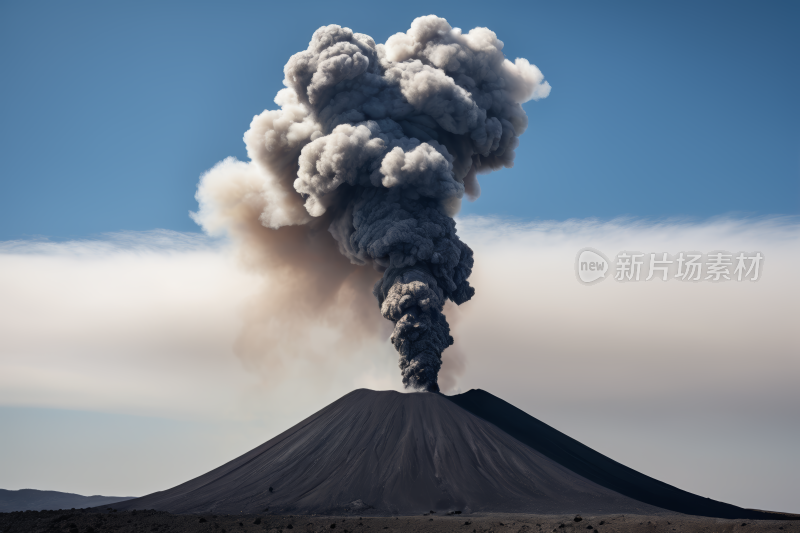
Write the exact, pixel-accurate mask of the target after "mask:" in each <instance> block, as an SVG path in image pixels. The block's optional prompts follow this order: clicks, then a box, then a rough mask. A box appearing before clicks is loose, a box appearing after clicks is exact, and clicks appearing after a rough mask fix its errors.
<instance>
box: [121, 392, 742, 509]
mask: <svg viewBox="0 0 800 533" xmlns="http://www.w3.org/2000/svg"><path fill="white" fill-rule="evenodd" d="M563 447H566V450H567V451H563V450H562V448H563ZM576 454H577V455H576ZM581 454H582V455H581ZM576 457H577V459H576ZM604 469H605V470H604ZM615 469H616V470H615ZM576 471H577V472H576ZM609 480H610V481H609ZM614 483H616V485H614ZM273 484H274V486H277V487H280V490H274V489H273ZM619 487H622V488H621V489H620V488H619ZM642 487H643V488H644V489H646V490H644V489H643V490H642V491H640V492H641V493H642V494H645V495H646V496H648V497H649V498H650V499H649V500H648V503H649V504H648V503H642V502H641V501H640V498H637V497H636V496H637V494H639V493H637V490H638V489H641V488H642ZM653 487H655V489H658V490H661V491H662V493H664V494H668V495H670V496H675V495H676V494H677V495H678V497H679V499H680V498H683V499H682V500H680V502H683V503H686V502H689V503H690V504H691V505H690V507H691V508H692V509H695V510H696V511H695V514H706V516H727V515H724V513H728V515H731V514H732V515H735V517H736V518H754V516H753V513H754V512H753V511H748V510H745V509H740V508H738V507H734V506H730V505H726V504H722V503H719V502H715V501H713V500H709V499H706V498H700V497H698V496H695V495H693V494H690V493H687V492H684V491H680V490H678V489H675V488H674V487H670V486H669V485H666V484H664V483H661V482H659V481H656V480H653V479H652V478H648V477H647V476H644V475H642V474H639V473H638V472H635V471H634V470H631V469H629V468H627V467H624V466H623V465H620V464H619V463H616V462H614V461H612V460H611V459H608V458H607V457H605V456H603V455H601V454H599V453H597V452H595V451H594V450H591V449H590V448H587V447H586V446H583V445H582V444H580V443H578V442H577V441H575V440H573V439H570V438H569V437H567V436H566V435H564V434H562V433H559V432H558V431H556V430H554V429H553V428H551V427H549V426H547V425H546V424H543V423H542V422H540V421H538V420H536V419H535V418H533V417H531V416H529V415H527V414H526V413H524V412H522V411H520V410H519V409H516V408H515V407H514V406H512V405H510V404H508V403H506V402H503V401H502V400H500V399H499V398H496V397H494V396H492V395H491V394H488V393H486V392H484V391H474V390H473V391H469V392H467V393H464V394H461V395H458V396H454V397H446V396H443V395H441V394H436V393H412V394H401V393H397V392H393V391H386V392H376V391H371V390H365V389H361V390H356V391H353V392H351V393H350V394H348V395H346V396H344V397H342V398H340V399H339V400H337V401H335V402H333V403H332V404H330V405H329V406H327V407H325V408H324V409H322V410H321V411H319V412H317V413H315V414H314V415H312V416H310V417H309V418H307V419H306V420H304V421H302V422H301V423H299V424H297V425H296V426H294V427H293V428H291V429H289V430H287V431H285V432H284V433H282V434H281V435H278V436H277V437H275V438H274V439H272V440H270V441H268V442H266V443H264V444H262V445H261V446H259V447H258V448H256V449H254V450H252V451H250V452H248V453H246V454H244V455H242V456H241V457H239V458H237V459H234V460H233V461H231V462H229V463H227V464H225V465H223V466H221V467H219V468H217V469H216V470H212V471H211V472H209V473H207V474H205V475H202V476H200V477H198V478H196V479H193V480H191V481H188V482H186V483H184V484H182V485H179V486H177V487H174V488H172V489H169V490H166V491H163V492H157V493H154V494H150V495H148V496H144V497H142V498H138V499H135V500H130V501H127V502H121V503H118V504H115V505H113V507H115V508H117V509H157V510H160V511H168V512H172V513H203V512H215V513H227V514H256V513H259V512H262V511H263V510H265V509H267V508H269V509H270V510H271V511H270V513H274V514H309V515H310V514H317V515H323V514H327V515H335V514H348V513H353V512H356V511H357V512H358V514H372V515H383V516H386V515H418V516H419V515H422V514H423V513H426V512H430V513H433V512H435V511H441V512H444V513H445V514H447V513H451V512H453V511H455V510H462V509H464V510H467V512H471V513H474V512H505V513H538V514H561V513H563V514H567V513H570V514H571V515H572V516H575V513H576V512H578V511H580V512H582V513H588V514H598V515H599V514H607V513H631V514H651V515H652V514H659V513H663V512H664V508H663V505H658V504H659V503H660V502H662V501H663V502H666V503H669V502H670V501H671V500H669V499H668V498H667V499H659V494H661V493H659V492H658V490H656V492H653V490H655V489H653ZM665 487H666V489H665ZM650 489H653V490H650ZM648 490H650V492H648ZM621 491H622V492H623V493H621ZM664 491H666V492H664ZM656 505H658V506H656ZM692 506H694V507H692ZM673 510H675V509H673ZM703 511H707V512H706V513H703ZM715 513H717V514H715ZM727 517H729V518H733V517H734V516H727Z"/></svg>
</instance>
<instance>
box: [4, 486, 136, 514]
mask: <svg viewBox="0 0 800 533" xmlns="http://www.w3.org/2000/svg"><path fill="white" fill-rule="evenodd" d="M132 498H133V497H132V496H128V497H120V496H81V495H80V494H70V493H69V492H57V491H54V490H34V489H21V490H4V489H0V513H10V512H11V511H45V510H53V509H73V508H75V509H82V508H84V507H97V506H98V505H110V504H112V503H118V502H123V501H125V500H130V499H132Z"/></svg>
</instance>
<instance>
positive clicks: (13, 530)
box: [0, 509, 800, 533]
mask: <svg viewBox="0 0 800 533" xmlns="http://www.w3.org/2000/svg"><path fill="white" fill-rule="evenodd" d="M797 518H798V519H797V520H760V521H759V520H722V519H716V518H703V517H697V516H688V515H678V514H676V515H661V516H645V515H607V516H583V517H581V516H575V515H570V516H565V515H564V516H558V515H522V514H484V515H477V514H472V515H463V514H453V515H447V516H441V515H439V514H436V513H429V514H427V515H423V516H400V517H357V516H353V517H347V518H343V517H341V516H339V517H323V516H279V515H262V516H254V515H247V516H246V515H241V516H234V515H213V514H200V515H173V514H169V513H165V512H159V511H113V510H102V511H100V510H97V509H79V510H74V509H73V510H69V511H66V510H62V511H39V512H37V511H24V512H14V513H0V533H21V532H36V533H105V532H114V533H151V532H152V533H167V532H174V533H184V532H186V533H188V532H208V533H405V532H411V531H414V532H423V533H549V532H555V533H577V532H579V531H580V532H581V533H583V532H587V533H588V532H591V533H611V532H619V533H627V532H640V531H646V532H670V533H671V532H681V531H684V532H695V531H697V532H708V533H712V532H714V533H716V532H719V533H723V532H737V533H754V532H767V531H769V532H775V533H782V532H786V533H789V532H792V533H794V532H796V533H800V516H798V517H797ZM289 530H293V531H289ZM294 530H296V531H294Z"/></svg>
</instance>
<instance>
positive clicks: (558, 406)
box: [0, 0, 800, 512]
mask: <svg viewBox="0 0 800 533" xmlns="http://www.w3.org/2000/svg"><path fill="white" fill-rule="evenodd" d="M430 13H434V14H437V15H439V16H442V17H445V18H446V19H447V20H448V21H449V22H450V23H451V24H452V25H453V26H457V27H460V28H462V29H464V30H465V31H466V30H469V29H471V28H473V27H476V26H486V27H488V28H490V29H492V30H493V31H495V32H496V33H497V34H498V36H499V38H500V39H502V40H503V41H504V42H505V45H506V47H505V51H506V54H507V56H508V57H509V58H511V59H512V60H513V59H514V58H516V57H524V58H527V59H528V60H530V61H531V63H534V64H536V65H537V66H539V67H540V68H541V70H542V72H543V73H544V75H545V76H546V79H547V81H548V82H549V83H550V84H551V86H552V92H551V93H550V95H549V97H548V98H546V99H544V100H540V101H532V102H529V103H527V104H525V109H526V111H527V113H528V116H529V118H530V127H529V129H528V131H527V132H526V133H525V134H524V135H523V136H522V138H521V145H520V147H519V149H518V150H517V160H516V166H515V168H513V169H504V170H502V171H499V172H495V173H493V174H491V175H488V176H481V177H480V179H481V186H482V189H483V194H482V196H481V197H480V198H479V199H478V200H477V201H476V202H474V203H470V202H465V204H464V208H463V210H462V213H465V214H471V215H492V216H493V217H501V218H510V219H514V222H516V221H518V220H524V221H528V222H530V224H528V225H523V224H507V223H506V222H507V221H504V220H496V219H478V218H477V217H476V218H472V219H464V220H462V221H461V222H460V226H459V234H460V235H462V237H463V238H464V241H465V242H467V243H468V244H469V245H470V246H472V247H473V248H474V250H475V251H476V255H475V257H476V271H475V273H474V275H473V277H472V278H471V279H473V280H474V282H475V283H474V284H475V286H476V287H477V293H476V297H475V299H474V300H473V301H472V302H471V303H469V304H468V305H465V306H463V308H458V311H457V312H456V310H455V309H449V310H447V313H448V316H449V317H450V319H451V320H452V322H451V323H452V324H453V327H454V331H455V335H454V336H455V337H456V339H457V344H456V345H455V346H456V347H458V349H459V350H463V353H462V352H458V353H462V355H461V357H463V361H466V364H465V366H464V368H462V369H461V370H460V371H458V368H457V365H455V364H454V363H448V361H449V360H450V359H448V358H449V357H451V355H452V357H453V359H452V361H456V362H457V361H458V360H459V358H458V357H457V356H456V355H455V354H456V352H454V351H450V352H445V354H446V357H445V363H446V364H451V365H454V366H452V368H453V370H451V372H452V374H453V375H454V376H455V377H457V378H458V380H457V384H458V390H468V389H470V388H477V387H480V388H484V389H486V390H489V391H490V392H493V393H494V394H497V395H498V396H501V397H503V398H504V399H506V400H508V401H510V402H512V403H513V404H514V405H517V406H518V407H520V408H521V409H524V410H526V411H527V412H529V413H531V414H532V415H534V416H537V417H538V418H540V419H541V420H543V421H545V422H547V423H549V424H551V425H553V426H554V427H556V428H558V429H559V430H562V431H564V432H565V433H567V434H569V435H571V436H573V437H575V438H577V439H578V440H580V441H582V442H584V443H586V444H587V445H589V446H591V447H593V448H595V449H597V450H598V451H601V452H602V453H605V454H607V455H609V456H610V457H613V458H614V459H615V460H618V461H620V462H622V463H624V464H626V465H629V466H631V467H632V468H635V469H637V470H640V471H642V472H644V473H647V474H648V475H651V476H653V477H656V478H657V479H661V480H663V481H665V482H668V483H671V484H674V485H676V486H678V487H680V488H682V489H685V490H690V491H692V492H695V493H697V494H701V495H703V496H708V497H713V498H716V499H720V500H723V501H727V502H730V503H734V504H737V505H742V506H746V507H755V508H763V509H776V510H783V511H792V512H800V499H798V497H797V491H796V490H795V489H796V480H797V479H798V476H800V458H798V455H797V453H796V448H797V446H796V442H798V441H800V411H798V410H797V409H796V408H794V406H796V405H798V404H800V390H798V388H797V387H796V386H795V381H796V376H798V375H800V358H799V357H798V355H797V354H798V353H800V347H799V345H798V342H799V341H798V337H797V335H796V334H795V333H794V330H795V329H796V323H797V305H796V295H797V294H798V293H800V289H798V287H800V279H799V278H798V277H797V276H796V265H797V264H798V263H799V262H800V245H798V243H800V217H798V215H800V202H799V200H800V179H798V178H800V104H799V103H798V98H797V93H798V89H797V88H798V87H800V70H798V68H797V66H798V64H799V63H800V62H799V61H798V52H799V51H800V32H798V31H797V28H798V27H800V3H797V2H780V1H773V2H756V1H752V2H733V1H726V2H681V1H672V2H613V3H611V2H606V3H602V2H571V1H564V2H549V3H542V2H501V1H493V2H488V3H487V2H468V1H463V0H462V1H454V2H438V1H430V0H429V1H425V2H421V1H414V0H410V1H404V2H395V3H380V2H372V3H367V2H336V3H333V2H283V3H268V2H244V1H238V2H234V1H228V2H214V3H212V2H200V1H194V2H178V1H172V2H148V1H137V2H107V1H106V2H72V3H64V2H35V3H34V2H18V1H5V2H2V3H0V73H2V75H1V76H0V427H2V428H3V429H4V430H7V431H6V432H7V433H8V434H10V435H12V438H7V439H0V483H2V485H0V488H6V489H18V488H38V489H53V490H63V491H71V492H78V493H81V494H110V495H127V494H130V495H142V494H145V493H148V492H152V491H155V490H163V489H165V488H168V487H171V486H173V485H176V484H178V483H182V482H184V481H186V480H187V479H191V478H192V477H194V476H196V475H198V474H201V473H204V472H205V471H208V470H210V469H212V468H214V467H216V466H218V465H219V464H222V463H224V462H225V461H227V460H229V459H231V458H233V457H236V456H238V455H240V454H242V453H244V452H246V451H248V450H249V449H252V448H253V447H255V446H257V445H259V444H261V443H263V442H264V441H265V440H267V439H269V438H271V437H273V436H275V435H277V434H278V433H280V432H282V431H284V430H285V429H287V428H289V427H291V426H292V425H294V424H295V423H297V422H298V421H299V420H302V419H303V418H304V417H306V416H308V415H310V414H312V413H313V412H315V411H317V410H318V409H320V408H321V407H322V406H324V405H326V404H327V403H329V402H331V401H333V400H335V399H336V398H338V397H340V396H342V395H343V394H345V393H347V392H349V391H350V390H352V389H353V388H358V387H368V388H373V389H400V388H401V384H400V380H399V379H398V371H397V362H396V357H397V356H396V353H395V352H394V349H393V348H392V346H391V345H390V344H389V343H388V341H387V339H386V338H385V337H381V336H380V335H379V333H374V334H372V336H370V337H369V339H367V340H366V341H365V344H364V347H363V348H362V349H360V350H357V351H355V352H353V353H350V352H346V353H344V350H342V352H343V353H335V354H334V355H335V357H330V355H331V353H329V352H330V350H329V343H327V341H325V339H328V338H329V337H326V336H325V335H328V334H331V335H332V334H333V333H336V332H330V331H327V330H325V327H324V325H320V324H314V323H311V322H313V321H306V322H305V323H303V324H300V325H299V326H298V331H300V332H301V334H299V335H297V337H298V338H300V340H301V341H302V342H306V343H307V344H308V345H306V344H302V350H301V349H299V348H298V349H297V351H296V353H295V352H291V354H292V356H291V357H289V356H286V354H285V353H283V352H282V351H281V349H280V347H278V348H279V349H277V350H273V351H270V352H269V353H268V354H267V353H266V351H265V356H264V358H263V360H257V361H249V360H247V359H246V358H242V357H241V356H240V355H237V353H235V350H234V343H235V342H236V339H238V338H240V335H241V332H242V331H244V330H243V329H242V328H243V324H244V323H245V322H246V320H245V319H243V316H245V317H246V315H247V313H248V312H250V313H251V314H253V310H254V309H255V310H258V309H261V303H262V300H263V297H264V294H267V293H266V292H264V293H262V292H261V291H262V290H264V286H265V285H264V283H265V279H264V276H262V275H261V274H259V273H258V272H256V273H254V272H252V271H250V270H245V269H242V268H240V266H241V265H240V263H239V262H237V260H236V259H235V257H234V254H233V253H232V251H231V250H230V249H229V248H226V246H225V243H224V242H223V241H215V240H212V239H210V238H206V237H204V236H202V235H200V234H199V233H197V232H199V231H200V228H199V227H198V226H197V225H196V224H195V223H194V222H193V221H192V220H191V218H190V217H189V212H190V211H195V210H196V209H197V203H196V201H195V199H194V194H195V190H196V187H197V183H198V179H199V177H200V176H201V175H202V174H203V173H204V172H205V171H206V170H208V169H210V168H211V167H212V166H213V165H214V164H216V163H217V162H218V161H221V160H222V159H224V158H225V157H228V156H235V157H238V158H240V159H246V154H245V147H244V143H243V141H242V135H243V134H244V132H245V131H246V130H247V128H248V126H249V124H250V121H251V119H252V117H253V116H254V115H256V114H258V113H261V112H262V111H263V110H264V109H265V108H269V109H275V108H276V105H275V104H274V103H273V101H272V100H273V98H274V96H275V93H276V92H277V91H278V90H279V89H280V88H282V83H281V82H282V79H283V66H284V64H285V63H286V61H287V59H288V58H289V57H290V56H291V55H292V54H293V53H295V52H297V51H300V50H303V49H305V48H306V46H307V44H308V41H309V40H310V38H311V35H312V33H313V32H314V31H315V30H316V29H317V28H319V27H320V26H322V25H325V24H332V23H335V24H340V25H343V26H348V27H350V28H352V29H354V30H355V31H358V32H362V33H367V34H369V35H371V36H372V37H374V38H375V40H376V41H378V42H385V41H386V39H387V38H388V37H389V36H390V35H392V34H395V33H397V32H404V31H407V30H408V28H409V25H410V24H411V21H412V20H413V19H414V18H415V17H418V16H420V15H426V14H430ZM773 215H779V216H778V217H774V218H773ZM780 215H790V216H789V217H782V216H780ZM618 217H630V218H626V219H625V220H622V221H613V222H608V221H609V220H612V219H616V218H618ZM591 218H596V219H598V220H585V219H591ZM570 219H579V220H577V221H571V220H570ZM663 219H668V220H667V221H666V222H665V223H664V224H658V223H655V224H654V223H652V222H653V221H657V222H664V220H663ZM537 221H558V222H556V223H550V222H541V223H540V222H537ZM164 230H167V231H164ZM179 232H182V233H179ZM185 232H190V233H191V232H193V233H191V235H187V234H186V233H185ZM101 234H106V235H101ZM98 236H99V237H100V238H99V239H97V240H88V241H87V240H82V239H86V238H94V237H98ZM43 239H49V240H50V241H53V242H42V240H43ZM10 240H20V241H21V242H11V243H9V242H5V241H10ZM63 241H67V242H63ZM586 246H592V247H596V248H597V249H599V250H602V251H604V252H605V253H608V254H610V255H612V254H614V253H615V252H617V251H619V250H641V251H643V252H664V251H666V252H670V253H677V252H679V251H681V250H701V251H703V252H710V251H712V250H731V251H738V250H746V251H748V252H750V251H756V250H759V251H760V252H762V253H763V254H764V256H765V258H766V259H765V263H764V265H765V266H764V275H763V279H762V280H760V281H759V282H758V283H755V284H749V283H748V284H745V283H727V284H712V283H706V284H681V283H679V282H676V281H670V282H669V283H664V284H661V283H660V282H656V281H655V280H654V281H653V282H652V283H642V284H635V283H626V284H617V283H611V282H605V283H604V284H602V285H598V286H593V287H590V288H587V287H584V286H582V285H580V284H579V283H578V282H577V281H576V280H575V275H574V272H573V270H572V268H573V264H574V259H575V252H577V251H578V250H579V249H581V248H583V247H586ZM267 277H268V276H267ZM269 281H270V280H269V279H267V280H266V282H269ZM259 298H261V299H259ZM248 310H249V311H248ZM451 311H452V313H451ZM461 313H463V314H461ZM256 315H257V313H256ZM257 318H258V319H259V320H261V319H262V318H263V319H264V320H263V321H264V322H265V323H268V322H269V320H267V318H269V317H261V316H260V315H259V316H257ZM373 337H374V338H373ZM319 338H321V339H323V341H322V342H319V341H318V339H319ZM330 338H335V335H333V337H330ZM289 348H292V347H291V346H290V347H289ZM314 349H319V350H321V352H320V353H321V354H322V355H319V356H318V354H317V355H315V354H316V352H315V351H314ZM287 350H288V348H287ZM273 352H274V353H273ZM287 353H289V352H287ZM298 354H299V355H298ZM463 361H462V362H463ZM509 369H511V370H512V371H509ZM459 372H460V373H459ZM565 376H566V378H565ZM565 379H567V381H566V382H565V381H564V380H565ZM453 390H454V391H455V390H456V389H453ZM565 391H566V392H565ZM742 428H747V431H744V432H743V431H742ZM54 435H55V436H57V438H52V437H53V436H54ZM687 436H690V438H689V437H687ZM110 450H111V451H110ZM120 457H123V458H125V460H123V461H120V460H119V458H120Z"/></svg>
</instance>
